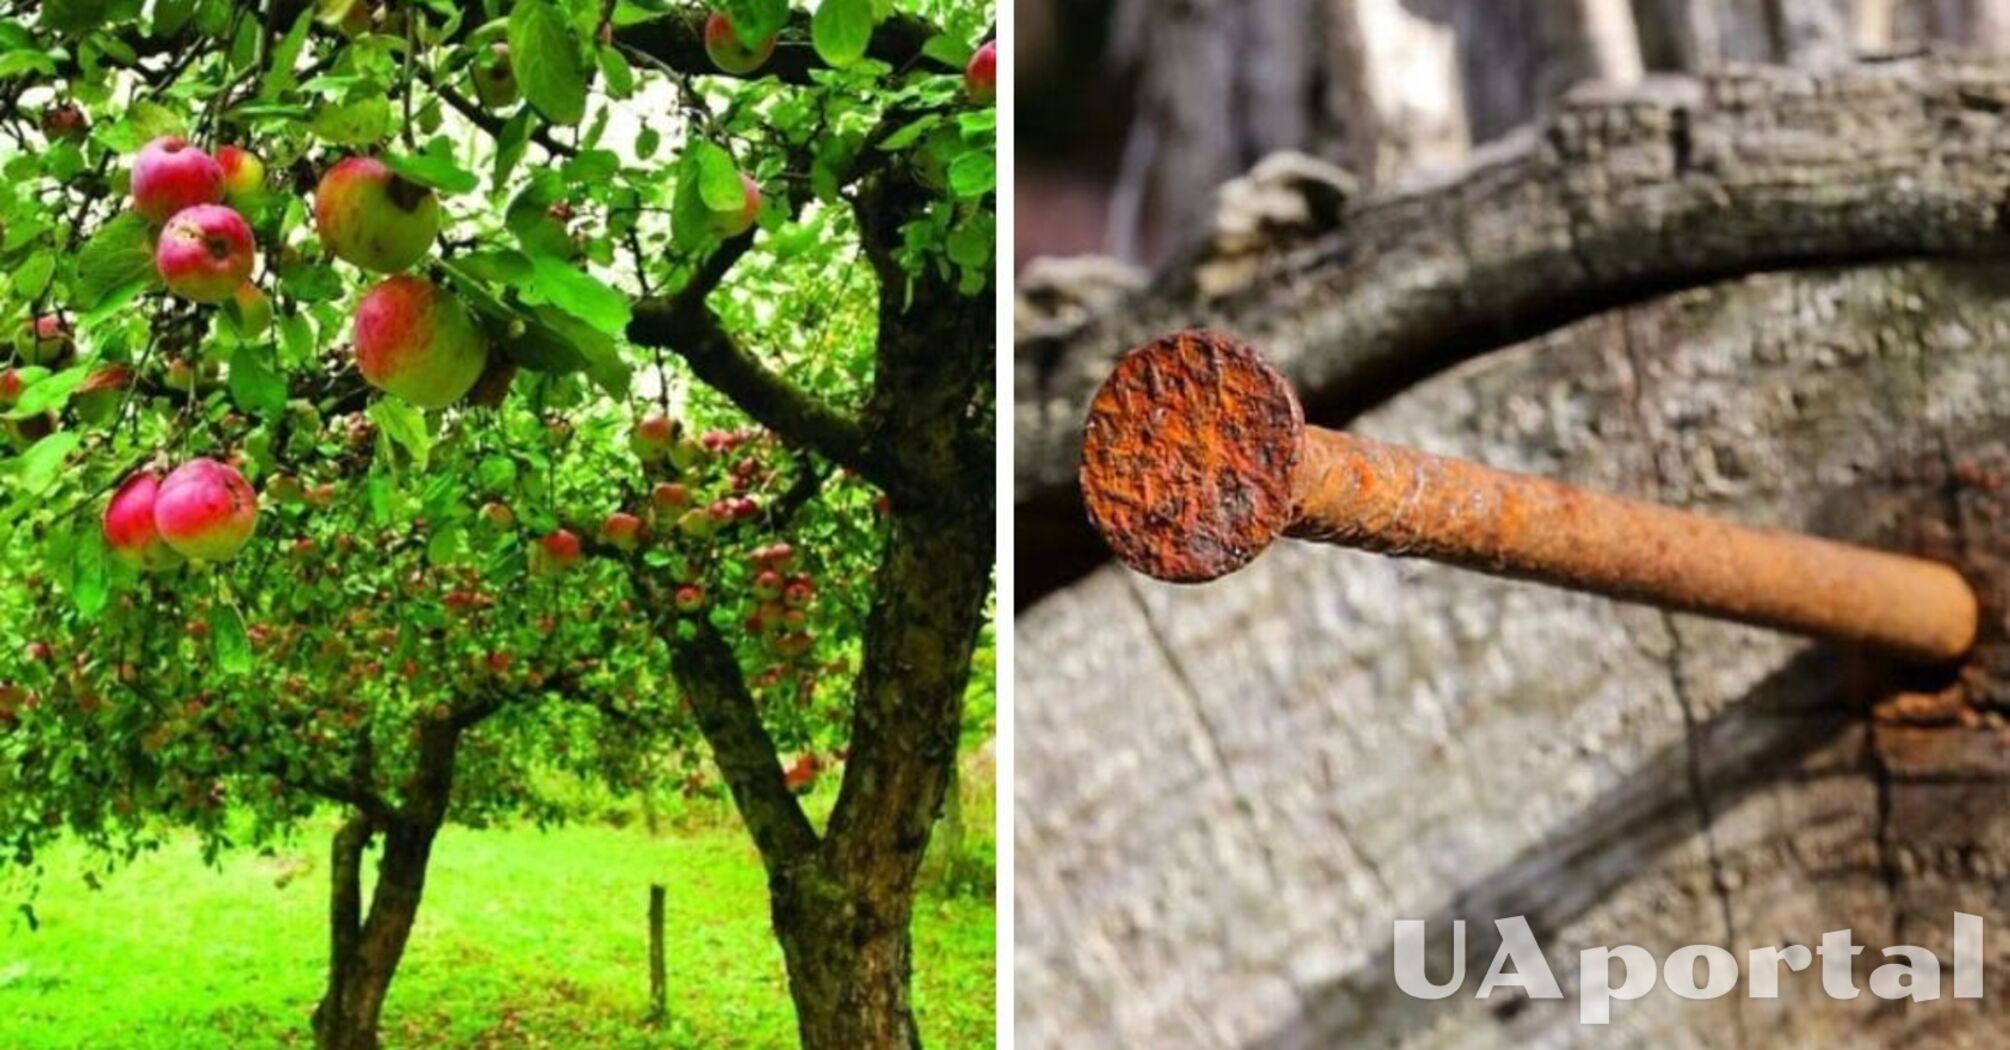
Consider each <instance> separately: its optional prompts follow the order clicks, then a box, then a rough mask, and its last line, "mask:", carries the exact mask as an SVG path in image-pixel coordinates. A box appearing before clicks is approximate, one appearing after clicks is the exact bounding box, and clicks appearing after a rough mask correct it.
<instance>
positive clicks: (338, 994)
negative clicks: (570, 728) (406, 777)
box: [314, 722, 465, 1050]
mask: <svg viewBox="0 0 2010 1050" xmlns="http://www.w3.org/2000/svg"><path fill="white" fill-rule="evenodd" d="M464 728H465V726H464V725H460V724H453V723H445V722H437V723H429V724H427V725H425V726H424V727H422V728H421V729H420V731H419V757H418V768H417V771H416V772H415V773H414V775H413V777H412V780H411V782H410V783H409V784H408V785H407V786H406V792H407V795H408V800H407V802H406V805H405V806H403V807H401V808H399V809H397V810H395V811H391V812H384V813H381V814H378V815H376V816H375V817H364V816H361V815H359V816H355V817H352V818H351V819H350V820H349V821H348V822H347V823H345V824H343V825H342V827H341V828H340V829H339V830H338V831H336V833H335V847H334V861H333V863H332V864H331V866H330V876H331V882H332V886H331V889H330V896H329V900H330V906H329V960H328V986H327V988H326V989H325V990H324V991H323V992H322V997H321V1003H320V1005H319V1006H317V1007H316V1008H315V1010H314V1044H315V1046H316V1047H317V1048H318V1050H378V1047H379V1045H380V1044H379V1041H378V1034H377V1033H378V1026H379V1025H380V1023H381V1022H382V1019H383V1014H384V1000H385V997H386V996H387V995H389V993H390V990H391V979H392V978H393V977H394V976H396V975H397V972H398V963H399V962H400V961H401V960H402V959H403V958H404V955H405V945H406V944H407V942H409V941H410V940H411V936H412V924H413V922H414V921H416V920H417V919H418V915H419V901H420V900H421V898H423V897H424V895H425V891H426V865H427V864H428V863H429V862H430V861H431V860H432V855H433V841H434V839H435V838H436V837H438V835H439V832H440V828H441V827H442V826H443V825H444V824H445V823H446V817H447V802H448V796H449V793H450V791H451V788H452V785H453V774H454V759H455V752H456V750H457V749H458V746H459V742H460V734H461V732H462V730H463V729H464ZM379 836H381V837H382V839H383V843H384V851H383V855H382V856H381V857H379V858H378V861H377V885H376V888H375V889H374V890H373V891H372V892H371V895H370V910H369V912H368V913H367V914H365V913H364V911H363V906H362V905H363V892H362V869H363V853H364V850H365V849H366V848H367V847H368V846H369V844H370V841H371V839H373V838H376V837H379Z"/></svg>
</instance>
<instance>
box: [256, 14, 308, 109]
mask: <svg viewBox="0 0 2010 1050" xmlns="http://www.w3.org/2000/svg"><path fill="white" fill-rule="evenodd" d="M313 28H314V9H313V8H311V7H308V8H303V9H302V10H301V12H300V16H299V17H298V18H295V19H294V20H293V28H292V29H289V30H287V31H286V35H285V36H283V37H281V38H280V40H279V46H278V47H275V48H273V49H272V61H271V62H270V63H269V64H268V65H267V67H266V70H265V79H264V80H262V81H260V82H259V85H258V97H259V98H261V99H265V100H267V101H270V100H272V99H276V98H278V97H280V96H281V95H284V94H286V93H287V92H288V91H291V90H293V86H294V80H295V77H294V72H293V67H294V65H295V64H297V63H298V62H299V61H300V49H301V48H302V47H305V46H306V44H307V34H308V32H309V31H311V30H312V29H313Z"/></svg>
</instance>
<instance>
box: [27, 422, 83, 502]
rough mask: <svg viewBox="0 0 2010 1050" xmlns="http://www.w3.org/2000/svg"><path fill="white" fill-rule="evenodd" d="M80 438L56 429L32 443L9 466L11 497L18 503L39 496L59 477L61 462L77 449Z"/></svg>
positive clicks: (68, 431) (71, 432)
mask: <svg viewBox="0 0 2010 1050" xmlns="http://www.w3.org/2000/svg"><path fill="white" fill-rule="evenodd" d="M80 440H82V435H80V434H78V433H77V432H76V431H74V430H58V431H56V432H55V433H53V434H50V435H49V436H48V437H45V438H43V439H42V440H40V441H37V442H35V443H34V444H33V445H30V446H29V447H28V451H26V452H23V453H21V456H20V458H18V459H16V460H15V461H14V464H13V469H14V475H15V483H14V490H13V492H12V493H11V495H12V496H13V497H14V498H15V499H17V500H19V499H21V498H22V497H26V496H39V495H41V494H42V493H43V491H45V490H46V489H48V487H49V486H51V485H53V484H55V483H56V479H57V478H60V477H62V476H63V461H64V460H66V459H68V458H69V456H70V453H71V452H72V451H74V450H75V449H76V447H77V442H78V441H80Z"/></svg>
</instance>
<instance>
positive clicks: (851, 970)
mask: <svg viewBox="0 0 2010 1050" xmlns="http://www.w3.org/2000/svg"><path fill="white" fill-rule="evenodd" d="M770 889H771V894H772V914H773V917H774V923H775V933H776V935H777V936H778V937H779V939H780V940H781V943H782V954H783V957H784V958H785V959H786V960H787V962H788V968H789V994H790V996H791V997H792V998H793V999H794V1000H795V1006H796V1023H797V1030H798V1032H799V1033H800V1034H801V1037H802V1045H803V1050H916V1048H918V1047H920V1046H921V1034H920V1031H919V1030H918V1029H917V1028H916V1027H915V1024H914V1008H913V1004H912V1002H911V1001H910V999H909V995H908V983H909V979H910V977H911V976H912V971H913V959H912V955H913V948H912V942H911V940H910V938H909V936H908V921H909V918H910V915H909V913H908V911H907V910H906V909H904V908H903V909H897V910H896V911H894V912H892V913H884V912H880V911H878V910H876V909H877V908H878V907H879V904H878V903H877V902H878V901H880V900H883V899H884V897H885V895H884V894H875V893H862V892H858V891H856V890H854V889H852V888H850V887H847V886H846V885H845V884H844V883H843V882H842V881H841V880H839V879H837V878H835V877H833V876H832V875H831V874H830V873H829V872H828V870H826V869H825V868H824V866H823V865H822V864H821V863H819V864H816V865H812V866H810V867H809V868H807V869H804V870H801V871H798V872H796V873H793V874H792V875H791V876H790V877H789V878H786V879H782V880H779V881H778V882H772V883H771V884H770Z"/></svg>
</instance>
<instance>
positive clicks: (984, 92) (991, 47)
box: [963, 40, 998, 102]
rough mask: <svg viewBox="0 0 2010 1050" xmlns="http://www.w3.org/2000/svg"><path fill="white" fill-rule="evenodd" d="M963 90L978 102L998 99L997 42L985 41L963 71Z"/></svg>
mask: <svg viewBox="0 0 2010 1050" xmlns="http://www.w3.org/2000/svg"><path fill="white" fill-rule="evenodd" d="M963 90H964V91H966V92H968V93H969V95H970V97H971V98H974V99H976V100H977V101H979V102H990V101H992V100H994V99H996V98H997V97H998V42H997V41H995V40H986V41H985V42H984V46H983V47H980V48H978V49H977V53H976V54H974V55H971V56H970V64H969V65H968V66H965V67H964V69H963Z"/></svg>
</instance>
